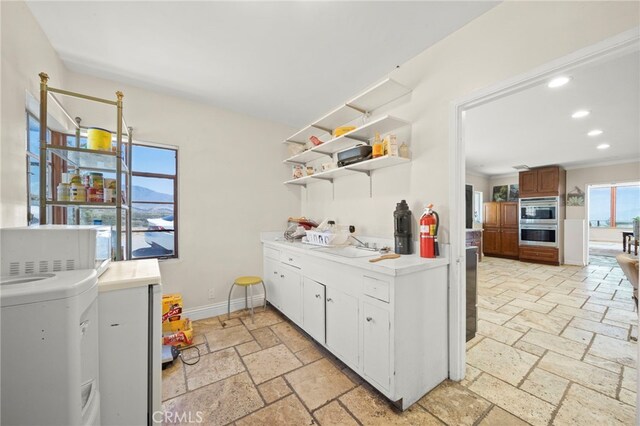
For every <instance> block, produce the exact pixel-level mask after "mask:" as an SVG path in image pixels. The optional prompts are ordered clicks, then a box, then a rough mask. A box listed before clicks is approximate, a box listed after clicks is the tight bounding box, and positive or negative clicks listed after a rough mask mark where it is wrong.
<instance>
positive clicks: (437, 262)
mask: <svg viewBox="0 0 640 426" xmlns="http://www.w3.org/2000/svg"><path fill="white" fill-rule="evenodd" d="M260 239H261V241H262V243H263V244H265V245H269V246H272V247H275V248H280V249H286V250H289V251H294V252H299V253H304V254H305V255H308V256H313V257H317V258H320V259H325V260H331V261H333V262H338V263H342V264H345V265H349V266H354V267H356V268H361V269H366V270H368V271H373V272H378V273H380V274H385V275H391V276H399V275H408V274H412V273H415V272H419V271H423V270H426V269H432V268H438V267H441V266H446V265H448V264H449V259H448V257H447V256H446V255H441V256H440V257H437V258H435V259H425V258H422V257H420V255H419V254H417V253H414V254H408V255H402V256H400V258H398V259H385V260H382V261H379V262H375V263H371V262H369V259H373V258H376V257H380V256H381V254H380V253H378V252H371V256H368V257H357V258H350V257H344V256H338V255H333V254H328V253H323V252H319V251H317V250H315V249H317V248H318V246H313V245H309V244H303V243H301V242H289V241H286V240H285V239H284V237H283V236H282V234H278V233H272V232H265V233H263V234H262V235H261V236H260ZM440 246H441V253H445V254H446V252H447V247H445V246H444V245H443V244H440ZM416 250H417V248H416Z"/></svg>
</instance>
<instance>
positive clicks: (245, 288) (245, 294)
mask: <svg viewBox="0 0 640 426" xmlns="http://www.w3.org/2000/svg"><path fill="white" fill-rule="evenodd" d="M244 308H245V309H249V300H248V299H247V286H246V285H245V286H244Z"/></svg>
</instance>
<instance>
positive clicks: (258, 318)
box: [242, 310, 283, 330]
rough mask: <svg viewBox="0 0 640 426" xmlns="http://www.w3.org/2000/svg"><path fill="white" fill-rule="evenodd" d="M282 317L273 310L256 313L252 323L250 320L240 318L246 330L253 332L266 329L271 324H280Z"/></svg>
mask: <svg viewBox="0 0 640 426" xmlns="http://www.w3.org/2000/svg"><path fill="white" fill-rule="evenodd" d="M282 321H283V319H282V317H281V316H280V315H279V314H278V313H276V312H275V311H273V310H266V311H262V310H259V311H257V312H256V313H255V314H254V316H253V322H252V321H251V318H250V317H249V318H242V322H243V323H244V325H245V327H247V329H248V330H255V329H257V328H262V327H268V326H270V325H273V324H277V323H279V322H282Z"/></svg>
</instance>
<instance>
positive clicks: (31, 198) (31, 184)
mask: <svg viewBox="0 0 640 426" xmlns="http://www.w3.org/2000/svg"><path fill="white" fill-rule="evenodd" d="M50 140H51V131H50V130H47V141H50ZM26 151H27V224H29V225H36V224H39V223H40V121H39V120H38V119H37V118H36V117H35V116H34V115H32V114H31V113H29V112H27V147H26ZM49 194H51V157H50V156H48V157H47V195H49Z"/></svg>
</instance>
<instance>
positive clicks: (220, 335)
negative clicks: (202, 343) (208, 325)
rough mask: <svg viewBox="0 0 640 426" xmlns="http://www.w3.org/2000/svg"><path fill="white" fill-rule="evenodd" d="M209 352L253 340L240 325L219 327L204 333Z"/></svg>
mask: <svg viewBox="0 0 640 426" xmlns="http://www.w3.org/2000/svg"><path fill="white" fill-rule="evenodd" d="M205 337H206V338H207V343H208V344H209V349H210V350H211V352H215V351H218V350H220V349H225V348H228V347H230V346H235V345H239V344H240V343H244V342H248V341H250V340H253V337H252V336H251V334H250V333H249V332H248V331H247V329H246V328H245V327H244V326H242V325H239V326H236V327H229V328H221V329H219V330H211V331H208V332H207V333H205Z"/></svg>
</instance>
